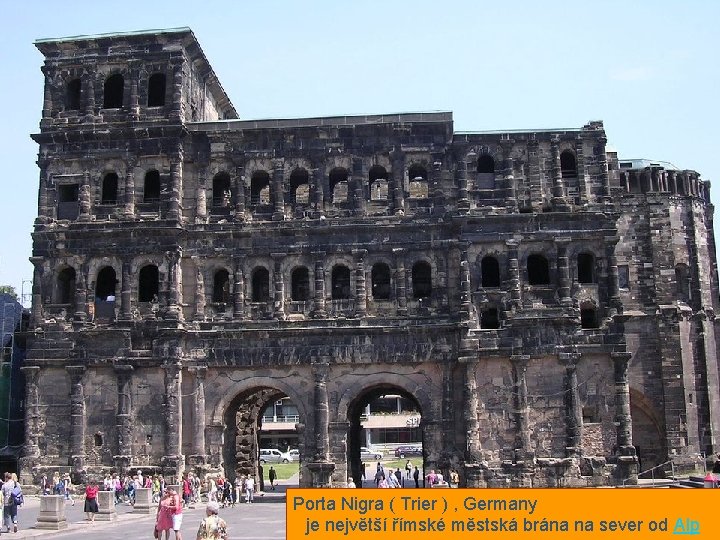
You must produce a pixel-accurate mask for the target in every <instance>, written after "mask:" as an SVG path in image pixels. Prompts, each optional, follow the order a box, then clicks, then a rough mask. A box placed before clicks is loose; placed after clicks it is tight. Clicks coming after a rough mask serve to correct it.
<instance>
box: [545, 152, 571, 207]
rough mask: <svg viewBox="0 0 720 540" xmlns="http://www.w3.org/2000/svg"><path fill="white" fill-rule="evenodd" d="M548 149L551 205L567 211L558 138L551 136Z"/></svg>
mask: <svg viewBox="0 0 720 540" xmlns="http://www.w3.org/2000/svg"><path fill="white" fill-rule="evenodd" d="M550 150H551V153H552V162H553V166H552V178H553V189H552V205H553V210H556V211H567V210H569V208H568V204H567V200H566V199H565V184H564V182H563V177H562V168H561V164H560V148H559V147H558V139H557V138H553V140H552V142H551V143H550Z"/></svg>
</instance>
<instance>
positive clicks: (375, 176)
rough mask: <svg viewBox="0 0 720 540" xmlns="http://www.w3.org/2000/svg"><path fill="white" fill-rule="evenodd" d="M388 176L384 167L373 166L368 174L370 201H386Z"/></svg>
mask: <svg viewBox="0 0 720 540" xmlns="http://www.w3.org/2000/svg"><path fill="white" fill-rule="evenodd" d="M387 177H388V174H387V171H386V170H385V167H382V166H380V165H373V166H372V167H370V171H369V173H368V187H369V190H370V200H371V201H386V200H387V199H388V180H387Z"/></svg>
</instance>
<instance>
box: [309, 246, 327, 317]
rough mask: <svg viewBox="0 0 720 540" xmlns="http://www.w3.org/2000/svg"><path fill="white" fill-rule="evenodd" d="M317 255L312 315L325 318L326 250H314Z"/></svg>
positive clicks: (315, 255)
mask: <svg viewBox="0 0 720 540" xmlns="http://www.w3.org/2000/svg"><path fill="white" fill-rule="evenodd" d="M313 256H314V257H315V299H314V302H313V303H314V305H313V310H312V317H313V318H315V319H323V318H325V317H326V316H327V312H326V311H325V252H323V251H315V252H313Z"/></svg>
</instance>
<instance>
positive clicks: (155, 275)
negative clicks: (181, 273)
mask: <svg viewBox="0 0 720 540" xmlns="http://www.w3.org/2000/svg"><path fill="white" fill-rule="evenodd" d="M159 293H160V272H159V271H158V267H157V266H155V265H154V264H148V265H147V266H143V267H142V268H141V269H140V276H139V277H138V302H157V299H158V294H159Z"/></svg>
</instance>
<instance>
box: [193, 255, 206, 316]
mask: <svg viewBox="0 0 720 540" xmlns="http://www.w3.org/2000/svg"><path fill="white" fill-rule="evenodd" d="M193 258H195V257H193ZM197 263H198V261H197V260H196V261H195V264H197ZM195 320H196V321H204V320H205V278H204V277H203V273H202V268H200V267H199V266H198V267H197V268H196V269H195Z"/></svg>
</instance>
